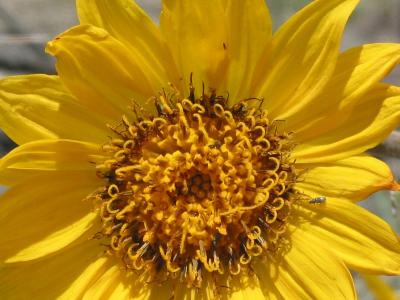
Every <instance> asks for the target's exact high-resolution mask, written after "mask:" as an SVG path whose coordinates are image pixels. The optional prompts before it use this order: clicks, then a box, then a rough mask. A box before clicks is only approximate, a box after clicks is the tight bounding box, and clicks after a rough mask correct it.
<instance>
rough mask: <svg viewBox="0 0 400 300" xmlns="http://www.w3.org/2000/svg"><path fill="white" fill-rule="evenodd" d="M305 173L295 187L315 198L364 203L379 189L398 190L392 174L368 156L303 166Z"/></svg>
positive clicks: (387, 168)
mask: <svg viewBox="0 0 400 300" xmlns="http://www.w3.org/2000/svg"><path fill="white" fill-rule="evenodd" d="M304 168H306V169H307V171H306V172H305V173H304V175H302V176H301V179H300V182H299V183H297V184H296V187H297V189H298V190H300V191H301V190H302V189H306V190H310V191H313V192H315V194H316V195H323V196H327V197H342V198H346V199H350V200H353V201H358V200H362V199H365V198H366V197H368V196H369V195H370V194H372V193H374V192H377V191H379V190H382V189H398V188H399V185H398V184H397V183H396V182H395V181H394V178H393V174H392V171H391V170H390V169H389V167H388V166H387V165H386V164H385V163H384V162H383V161H381V160H379V159H376V158H374V157H371V156H367V155H364V156H353V157H349V158H345V159H342V160H339V161H335V162H331V163H325V164H322V163H321V164H315V165H304Z"/></svg>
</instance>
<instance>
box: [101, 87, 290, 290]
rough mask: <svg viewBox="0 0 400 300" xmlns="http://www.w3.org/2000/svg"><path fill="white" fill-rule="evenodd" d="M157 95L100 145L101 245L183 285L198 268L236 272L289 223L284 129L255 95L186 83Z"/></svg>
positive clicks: (194, 280) (196, 277) (192, 283)
mask: <svg viewBox="0 0 400 300" xmlns="http://www.w3.org/2000/svg"><path fill="white" fill-rule="evenodd" d="M154 100H155V106H156V109H157V111H158V115H157V116H155V117H148V118H147V119H143V118H142V117H140V116H137V118H136V119H135V120H132V121H129V120H127V118H125V117H124V118H123V122H122V127H123V128H122V129H121V130H115V132H116V133H117V134H118V135H119V137H118V138H114V139H113V140H112V141H111V142H110V143H109V144H107V145H106V146H105V147H104V150H105V151H107V152H109V153H110V154H111V156H112V158H110V159H109V160H107V161H105V162H104V163H103V164H101V165H99V166H98V170H99V174H100V175H101V176H102V177H103V178H105V179H107V186H106V187H105V188H104V190H103V191H102V192H98V193H97V194H96V196H95V198H96V199H97V202H96V203H97V206H98V208H99V212H100V216H101V219H102V223H103V229H102V233H103V235H104V236H105V237H106V239H107V244H108V245H109V246H108V252H109V253H110V254H112V255H115V256H117V257H120V259H121V260H122V261H123V263H124V264H125V266H126V268H127V269H134V270H142V274H143V276H146V278H148V280H155V279H169V278H178V279H180V280H181V281H184V282H186V283H187V285H188V286H189V287H198V286H200V285H201V282H202V278H203V277H202V276H203V275H202V274H204V272H209V273H214V274H232V275H235V274H239V273H240V272H241V270H244V269H246V268H248V266H249V265H250V263H251V260H252V258H253V257H255V256H259V255H263V254H265V253H268V251H274V249H275V248H276V246H277V244H278V240H279V238H280V236H281V235H282V233H283V232H284V231H285V229H286V220H287V218H288V215H289V212H290V207H291V204H292V202H293V201H294V199H295V198H296V194H295V192H294V189H293V184H294V182H295V181H296V172H295V169H294V166H293V162H292V161H291V160H290V152H291V149H292V145H293V144H292V143H291V142H290V137H289V135H288V134H286V133H282V132H280V130H278V129H277V124H276V123H274V122H272V123H271V122H270V121H269V120H268V118H267V117H266V115H265V114H264V112H263V111H262V110H261V109H260V106H261V104H262V103H261V101H260V100H259V99H246V100H242V101H240V102H238V103H236V104H235V105H233V106H229V105H228V101H227V99H225V98H224V97H219V96H216V95H215V93H212V92H211V93H210V94H209V95H207V94H204V93H203V94H202V95H201V96H200V97H196V96H195V93H194V89H193V88H191V90H190V95H189V97H188V98H182V97H180V96H179V94H177V93H173V94H172V95H166V94H165V93H164V94H162V95H160V96H159V97H157V98H155V99H154ZM252 104H253V105H252ZM257 107H258V108H257Z"/></svg>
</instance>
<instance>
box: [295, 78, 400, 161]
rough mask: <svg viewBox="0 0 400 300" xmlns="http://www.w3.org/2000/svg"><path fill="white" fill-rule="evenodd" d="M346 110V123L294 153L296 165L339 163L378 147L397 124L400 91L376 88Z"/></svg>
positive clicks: (389, 87) (399, 117)
mask: <svg viewBox="0 0 400 300" xmlns="http://www.w3.org/2000/svg"><path fill="white" fill-rule="evenodd" d="M349 110H350V111H351V112H352V117H351V118H348V119H347V120H346V122H343V123H342V124H340V125H339V126H338V127H335V128H332V129H331V130H329V131H328V132H326V133H324V135H323V136H320V137H318V138H315V139H312V140H310V141H308V142H304V143H302V144H300V145H299V146H298V147H297V148H296V149H295V150H294V157H296V158H297V161H298V162H299V163H316V162H327V161H333V160H338V159H342V158H344V157H349V156H351V155H357V154H360V153H362V152H364V151H366V150H368V149H370V148H372V147H374V146H376V145H377V144H379V143H380V142H381V141H382V140H384V139H385V138H386V137H387V136H388V134H389V133H390V132H391V131H392V130H393V129H395V128H396V127H397V126H398V124H399V122H400V88H399V87H394V86H390V85H386V84H379V85H377V86H376V88H375V89H374V90H372V91H370V92H369V93H368V94H367V95H365V96H364V97H363V99H362V100H361V101H360V103H358V104H357V105H355V106H354V108H352V109H351V108H349ZM349 113H350V112H349Z"/></svg>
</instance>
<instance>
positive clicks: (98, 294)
mask: <svg viewBox="0 0 400 300" xmlns="http://www.w3.org/2000/svg"><path fill="white" fill-rule="evenodd" d="M121 272H122V270H121V269H119V268H118V266H115V265H113V266H111V267H110V268H109V269H108V270H107V271H106V272H104V274H103V275H102V276H101V277H100V278H99V279H98V280H96V282H94V283H93V284H92V286H90V287H89V288H88V290H87V291H86V292H85V294H84V296H83V298H82V299H116V298H111V297H110V296H111V294H112V293H113V291H114V290H115V288H116V287H117V285H118V284H119V282H120V280H121V277H122V275H121ZM119 296H120V298H119V299H127V297H126V295H125V297H121V296H122V295H119Z"/></svg>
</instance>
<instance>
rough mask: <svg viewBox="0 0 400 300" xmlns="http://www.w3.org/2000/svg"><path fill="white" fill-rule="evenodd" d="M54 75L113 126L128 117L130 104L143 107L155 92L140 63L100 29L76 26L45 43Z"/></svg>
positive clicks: (121, 44)
mask: <svg viewBox="0 0 400 300" xmlns="http://www.w3.org/2000/svg"><path fill="white" fill-rule="evenodd" d="M46 51H47V52H48V53H49V54H51V55H53V56H55V57H56V58H57V63H56V68H57V71H58V74H59V76H60V78H61V80H62V81H63V83H64V84H65V85H66V86H67V88H68V89H69V90H70V91H71V92H72V93H73V94H74V95H75V96H76V97H77V98H78V99H79V100H80V101H82V102H84V103H85V104H86V105H88V106H90V108H91V109H92V111H94V112H97V111H99V112H100V113H102V114H105V113H107V114H108V115H109V117H110V118H111V119H113V120H114V122H118V121H119V120H120V119H121V115H123V114H127V115H129V114H130V112H131V109H130V108H129V106H132V103H133V101H135V102H136V103H138V104H140V105H141V106H144V105H145V102H146V100H148V98H149V97H151V96H154V95H156V94H157V92H159V87H157V88H155V87H154V86H153V85H152V83H151V82H150V78H148V77H147V74H145V73H144V72H143V70H142V69H141V64H145V63H146V62H144V61H142V60H141V59H140V58H139V57H135V56H134V55H132V53H131V52H130V50H129V49H128V48H127V47H126V46H125V45H124V44H123V43H121V42H120V41H118V40H117V39H115V38H114V37H112V36H111V35H110V34H109V33H107V31H105V30H104V29H101V28H98V27H93V26H90V25H80V26H76V27H73V28H71V29H69V30H68V31H66V32H64V33H62V34H61V35H59V36H58V37H57V38H56V39H54V40H53V41H51V42H49V43H48V45H47V47H46Z"/></svg>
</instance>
